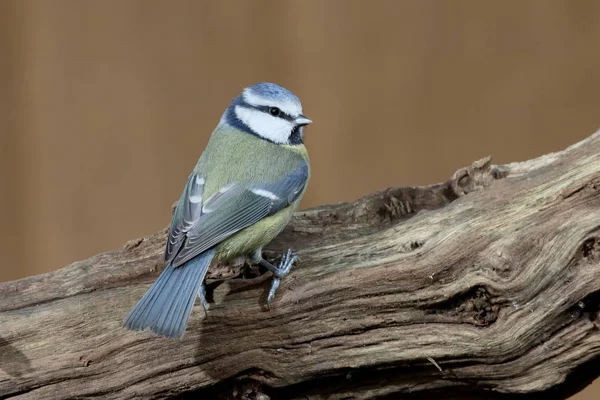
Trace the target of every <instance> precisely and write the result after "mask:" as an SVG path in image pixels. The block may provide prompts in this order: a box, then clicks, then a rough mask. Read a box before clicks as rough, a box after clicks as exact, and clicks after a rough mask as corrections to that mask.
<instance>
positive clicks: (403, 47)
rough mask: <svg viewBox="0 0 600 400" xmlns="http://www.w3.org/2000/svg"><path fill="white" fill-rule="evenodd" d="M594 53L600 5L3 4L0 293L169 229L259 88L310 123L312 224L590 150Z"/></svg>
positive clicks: (598, 119)
mask: <svg viewBox="0 0 600 400" xmlns="http://www.w3.org/2000/svg"><path fill="white" fill-rule="evenodd" d="M599 48H600V2H598V1H595V0H590V1H584V0H579V1H568V0H565V1H548V0H539V1H527V2H524V1H517V0H515V1H503V2H480V1H452V2H450V1H441V0H440V1H421V0H414V1H399V0H398V1H393V0H390V1H372V0H371V1H367V0H364V1H349V0H346V1H342V0H340V1H333V0H327V1H324V0H312V1H308V0H303V1H299V0H297V1H276V0H272V1H220V2H214V1H191V0H190V1H183V0H179V1H167V0H165V1H145V0H140V1H132V0H129V1H116V0H114V1H108V0H105V1H101V0H96V1H84V0H81V1H78V0H72V1H62V0H54V1H50V0H39V1H17V0H15V1H11V0H5V1H2V2H0V61H1V62H0V124H1V125H0V132H1V134H0V183H1V189H0V234H1V235H2V240H1V241H0V250H1V251H2V255H3V265H1V266H0V281H4V280H12V279H17V278H21V277H24V276H27V275H33V274H39V273H42V272H46V271H50V270H53V269H57V268H60V267H61V266H64V265H66V264H68V263H71V262H73V261H75V260H78V259H82V258H86V257H88V256H91V255H93V254H95V253H98V252H102V251H105V250H109V249H112V248H116V247H120V246H122V245H123V244H124V243H125V242H126V241H127V240H129V239H132V238H135V237H139V236H142V235H147V234H150V233H152V232H154V231H156V230H158V229H161V228H163V227H165V226H166V225H167V224H168V223H169V221H170V205H171V203H172V202H173V201H174V200H176V199H177V198H178V197H179V194H180V191H181V190H182V188H183V185H184V183H185V180H186V178H187V176H188V173H189V172H190V170H191V169H192V168H193V166H194V164H195V162H196V160H197V158H198V157H199V155H200V153H201V152H202V149H203V148H204V146H205V144H206V142H207V140H208V137H209V135H210V133H211V131H212V130H213V128H214V127H215V125H216V123H217V122H218V121H219V118H220V116H221V113H222V112H223V111H224V109H225V107H226V106H227V105H228V103H229V102H230V100H231V99H232V98H233V97H235V96H236V95H237V94H238V93H239V92H240V90H241V89H242V88H243V87H245V86H248V85H251V84H253V83H256V82H258V81H263V80H267V81H272V82H276V83H279V84H281V85H283V86H285V87H287V88H289V89H290V90H292V91H294V92H295V93H296V94H297V95H298V96H299V97H300V98H301V100H302V102H303V105H304V110H305V114H306V115H308V116H309V117H310V118H312V119H313V120H314V121H315V122H314V124H313V125H312V126H310V127H309V128H308V129H307V130H306V142H307V147H308V148H309V152H310V154H311V159H312V167H313V178H312V181H311V184H310V186H309V189H308V192H307V194H306V196H305V199H304V201H303V204H302V207H311V206H316V205H319V204H324V203H331V202H339V201H344V200H352V199H356V198H358V197H360V196H362V195H364V194H366V193H369V192H372V191H375V190H378V189H383V188H386V187H389V186H396V185H424V184H429V183H434V182H438V181H440V180H443V179H445V178H447V177H449V176H450V175H451V174H452V173H453V172H454V171H455V170H456V169H457V168H459V167H462V166H464V165H466V164H469V163H471V162H472V161H473V160H475V159H477V158H480V157H483V156H486V155H492V156H493V159H494V162H495V163H505V162H510V161H518V160H525V159H528V158H532V157H536V156H539V155H541V154H544V153H547V152H551V151H557V150H560V149H563V148H564V147H566V146H568V145H570V144H572V143H575V142H576V141H578V140H580V139H583V138H584V137H586V136H588V135H590V134H591V133H592V132H594V131H595V130H596V129H597V128H598V127H599V126H600V112H599V110H600V96H599V94H600V51H598V50H599ZM597 386H600V384H598V385H597ZM593 393H594V391H593V389H592V388H588V389H587V390H586V391H585V392H584V393H582V394H580V395H578V396H577V399H578V400H583V399H592V398H594V399H596V398H598V397H597V396H599V395H598V393H600V389H598V390H597V392H596V395H594V394H593Z"/></svg>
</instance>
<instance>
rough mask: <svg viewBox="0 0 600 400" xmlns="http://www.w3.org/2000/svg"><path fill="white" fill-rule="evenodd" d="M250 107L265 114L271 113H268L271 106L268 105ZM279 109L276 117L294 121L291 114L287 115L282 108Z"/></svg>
mask: <svg viewBox="0 0 600 400" xmlns="http://www.w3.org/2000/svg"><path fill="white" fill-rule="evenodd" d="M250 107H251V108H253V109H255V110H258V111H261V112H264V113H266V114H269V115H271V114H270V113H269V108H271V107H270V106H250ZM279 111H280V113H279V115H278V116H277V117H276V118H281V119H285V120H286V121H290V122H293V121H294V119H295V118H294V117H292V116H291V115H289V114H286V113H285V112H284V111H283V110H281V109H279Z"/></svg>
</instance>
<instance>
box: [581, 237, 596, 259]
mask: <svg viewBox="0 0 600 400" xmlns="http://www.w3.org/2000/svg"><path fill="white" fill-rule="evenodd" d="M581 255H582V256H583V258H584V259H586V260H587V261H589V262H597V261H598V260H600V243H598V240H597V239H596V238H589V239H587V240H585V241H584V242H583V244H582V245H581Z"/></svg>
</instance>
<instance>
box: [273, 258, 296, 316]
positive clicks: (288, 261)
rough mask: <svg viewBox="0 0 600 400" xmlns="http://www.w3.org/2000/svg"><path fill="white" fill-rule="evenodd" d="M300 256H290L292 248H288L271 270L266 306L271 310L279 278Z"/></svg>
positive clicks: (286, 272) (288, 270) (287, 272)
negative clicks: (276, 265)
mask: <svg viewBox="0 0 600 400" xmlns="http://www.w3.org/2000/svg"><path fill="white" fill-rule="evenodd" d="M299 259H300V258H299V257H298V256H292V250H291V249H288V251H286V252H285V253H284V254H283V257H281V261H280V262H279V266H278V267H277V268H276V269H275V270H274V271H273V282H271V289H269V296H268V297H267V308H268V309H269V310H271V301H273V299H274V298H275V292H276V291H277V288H278V287H279V283H280V281H281V278H283V277H284V276H286V275H287V274H289V273H290V271H291V269H292V265H294V263H295V262H296V261H298V260H299Z"/></svg>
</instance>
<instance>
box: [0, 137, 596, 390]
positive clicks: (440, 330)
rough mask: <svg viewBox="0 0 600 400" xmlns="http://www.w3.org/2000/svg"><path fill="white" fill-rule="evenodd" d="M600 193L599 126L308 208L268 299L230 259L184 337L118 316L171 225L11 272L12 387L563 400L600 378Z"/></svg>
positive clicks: (2, 325)
mask: <svg viewBox="0 0 600 400" xmlns="http://www.w3.org/2000/svg"><path fill="white" fill-rule="evenodd" d="M598 189H600V131H599V132H597V133H595V134H594V135H592V136H591V137H589V138H588V139H586V140H584V141H583V142H580V143H578V144H576V145H574V146H571V147H570V148H568V149H566V150H564V151H562V152H559V153H554V154H548V155H545V156H543V157H540V158H538V159H535V160H530V161H526V162H522V163H514V164H509V165H504V166H496V165H492V164H491V160H490V159H489V158H485V159H482V160H479V161H476V162H475V163H473V165H471V166H469V167H466V168H462V169H460V170H458V171H457V172H456V173H455V174H454V176H453V177H452V178H451V179H449V180H448V181H446V182H443V183H440V184H436V185H432V186H428V187H409V188H393V189H388V190H385V191H382V192H378V193H375V194H371V195H369V196H366V197H365V198H363V199H361V200H358V201H356V202H353V203H343V204H335V205H329V206H324V207H319V208H316V209H311V210H306V211H303V212H298V213H297V214H296V215H295V217H294V220H293V222H292V223H291V224H290V225H289V226H288V227H287V228H286V230H285V231H284V232H283V233H282V234H281V235H280V237H278V238H277V239H276V241H275V242H274V243H272V245H271V246H270V247H269V248H268V251H267V254H268V255H269V256H270V258H271V259H273V258H277V257H278V256H279V254H280V253H281V252H282V251H283V250H285V249H287V248H288V247H291V248H293V249H294V250H295V251H296V252H297V253H298V254H299V255H300V257H301V261H300V262H299V263H298V264H297V265H296V266H295V267H294V269H293V271H292V273H291V275H290V276H288V277H286V278H285V279H284V280H283V281H282V285H281V287H280V289H279V292H278V295H277V297H276V299H275V301H274V303H273V309H272V311H270V312H269V311H266V309H265V299H266V294H267V291H268V286H269V283H270V277H271V275H270V273H266V274H264V275H260V276H257V275H256V271H254V270H253V269H248V268H246V269H244V268H241V267H234V266H228V265H217V266H214V267H213V268H212V269H211V271H210V273H209V279H208V283H209V284H208V294H209V302H210V310H209V315H208V318H207V319H205V318H204V313H203V312H202V311H201V307H200V306H199V305H196V307H195V308H194V312H193V315H192V318H191V321H190V325H189V327H188V330H187V332H186V335H185V336H184V338H183V339H181V340H169V339H165V338H161V337H155V336H153V335H151V334H150V333H148V332H144V333H135V332H129V331H127V330H125V329H124V328H122V326H121V323H122V320H123V318H124V316H125V315H126V314H127V312H128V311H129V310H130V308H131V307H132V306H133V305H134V304H135V303H136V301H137V300H138V299H139V298H140V297H141V296H142V294H143V293H144V292H145V291H146V290H147V288H148V286H149V285H150V284H151V283H152V282H153V281H154V279H155V278H156V277H157V276H158V274H159V273H160V271H161V270H162V268H163V263H162V253H163V245H164V242H165V237H166V230H163V231H161V232H158V233H156V234H154V235H151V236H148V237H145V238H140V239H136V240H133V241H131V242H129V243H127V244H126V245H125V246H124V248H123V249H120V250H114V251H110V252H107V253H104V254H99V255H97V256H94V257H91V258H89V259H87V260H84V261H80V262H76V263H74V264H72V265H70V266H67V267H65V268H63V269H61V270H58V271H56V272H53V273H48V274H45V275H39V276H34V277H30V278H26V279H22V280H18V281H13V282H7V283H2V284H0V397H13V396H14V397H17V398H35V399H63V398H74V397H101V398H109V399H116V398H119V399H122V398H127V399H128V398H166V397H175V396H184V397H185V396H188V397H190V398H196V397H200V398H244V399H268V398H272V399H276V398H286V399H287V398H310V399H319V398H321V399H324V398H328V399H342V398H344V399H375V398H398V397H406V398H419V397H420V396H428V395H435V396H436V397H440V398H442V397H444V398H469V396H474V397H475V398H477V397H479V398H481V397H485V398H504V397H506V398H517V397H515V396H516V395H517V394H519V395H520V396H524V397H527V398H532V397H535V396H542V395H543V396H546V397H548V396H550V397H552V396H554V397H557V398H562V397H565V396H567V395H568V394H570V393H572V392H573V391H576V390H577V389H579V388H580V387H581V385H583V384H585V383H587V382H589V381H590V380H591V379H593V378H594V377H596V376H597V375H598V373H597V371H598V365H599V363H598V356H599V354H600V330H599V327H600V317H599V314H598V310H599V304H600V242H599V240H600V237H599V232H600V193H599V190H598ZM567 377H569V379H567ZM565 379H567V380H566V381H565Z"/></svg>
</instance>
